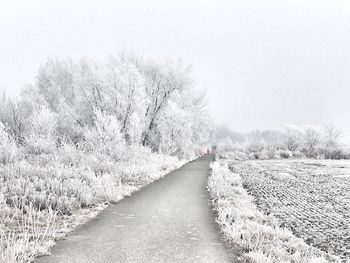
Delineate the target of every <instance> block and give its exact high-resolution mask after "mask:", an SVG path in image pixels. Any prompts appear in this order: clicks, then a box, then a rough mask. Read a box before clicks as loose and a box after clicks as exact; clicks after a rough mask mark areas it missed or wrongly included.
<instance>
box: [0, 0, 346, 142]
mask: <svg viewBox="0 0 350 263" xmlns="http://www.w3.org/2000/svg"><path fill="white" fill-rule="evenodd" d="M123 50H126V51H132V52H134V53H137V54H142V55H144V56H145V57H154V58H158V57H159V58H162V57H173V58H182V59H183V60H184V61H186V62H188V63H190V64H192V65H193V66H194V77H195V80H196V83H197V85H198V86H199V87H202V88H204V89H206V90H207V92H208V97H209V103H210V112H211V115H212V117H213V119H214V120H215V121H216V122H217V123H223V124H227V125H228V126H230V127H231V128H232V129H234V130H240V131H248V130H251V129H276V128H281V127H282V126H283V125H285V124H295V125H309V124H313V125H322V124H326V123H333V124H334V125H336V126H338V127H341V128H342V129H343V131H344V132H345V134H344V137H346V138H349V141H350V1H348V0H291V1H287V0H276V1H272V0H241V1H235V0H230V1H220V0H212V1H205V0H174V1H166V0H159V1H153V0H152V1H151V0H139V1H135V0H113V1H112V0H111V1H104V0H99V1H88V0H74V1H72V0H70V1H66V0H59V1H49V0H37V1H34V0H23V1H18V0H8V1H5V0H0V86H2V87H6V89H7V92H8V93H10V94H18V92H19V89H20V88H21V87H22V86H23V85H24V84H26V83H33V82H34V79H35V76H36V72H37V70H38V67H39V66H40V65H41V64H43V63H44V62H45V61H46V60H47V59H48V58H52V57H58V58H80V57H82V56H87V57H94V58H98V59H106V58H107V56H108V55H110V54H118V53H119V52H121V51H123Z"/></svg>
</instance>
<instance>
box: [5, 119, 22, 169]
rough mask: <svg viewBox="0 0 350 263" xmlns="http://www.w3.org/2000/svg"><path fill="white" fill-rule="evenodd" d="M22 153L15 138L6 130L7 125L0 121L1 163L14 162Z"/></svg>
mask: <svg viewBox="0 0 350 263" xmlns="http://www.w3.org/2000/svg"><path fill="white" fill-rule="evenodd" d="M21 155H22V153H21V150H20V149H19V147H18V146H17V144H16V142H15V140H14V139H13V138H12V136H11V135H10V134H9V133H8V132H7V131H6V129H5V126H4V125H3V123H2V122H0V164H8V163H11V162H14V161H15V160H16V159H18V158H20V157H21Z"/></svg>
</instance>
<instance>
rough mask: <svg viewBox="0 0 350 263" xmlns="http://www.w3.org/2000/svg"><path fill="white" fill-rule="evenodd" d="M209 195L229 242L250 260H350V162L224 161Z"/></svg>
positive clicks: (215, 167) (216, 170)
mask: <svg viewBox="0 0 350 263" xmlns="http://www.w3.org/2000/svg"><path fill="white" fill-rule="evenodd" d="M222 157H225V155H224V156H222ZM226 157H229V155H227V156H226ZM209 190H210V192H211V194H212V196H213V198H214V207H215V208H216V210H217V211H218V222H219V224H220V225H221V227H222V231H223V233H224V235H225V237H226V239H227V240H228V241H231V242H233V243H234V244H238V245H239V246H240V247H241V248H242V249H243V254H244V256H243V257H244V258H250V259H252V260H253V262H322V260H326V261H325V262H328V261H329V262H333V261H334V262H336V261H342V262H347V261H346V260H348V258H349V257H350V245H349V244H350V229H349V224H350V213H349V211H350V161H343V160H337V161H330V160H307V159H305V160H257V161H252V160H247V161H237V160H234V159H233V158H228V159H225V158H224V159H218V160H217V161H216V162H215V163H214V164H213V165H212V175H211V177H210V179H209ZM327 254H328V255H327ZM332 256H336V257H338V258H339V259H336V258H335V257H332ZM317 257H319V258H318V259H316V258H317ZM321 258H323V259H321ZM332 258H333V259H332ZM312 260H314V261H312Z"/></svg>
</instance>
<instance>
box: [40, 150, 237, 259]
mask: <svg viewBox="0 0 350 263" xmlns="http://www.w3.org/2000/svg"><path fill="white" fill-rule="evenodd" d="M211 161H212V156H210V155H207V156H203V157H201V158H199V159H197V160H195V161H193V162H190V163H188V164H186V165H185V166H183V167H182V168H180V169H177V170H175V171H174V172H172V173H170V174H168V175H167V176H165V177H164V178H163V179H161V180H159V181H157V182H155V183H153V184H151V185H149V186H147V187H145V188H143V189H142V190H141V191H139V192H137V193H135V194H134V195H133V196H131V197H127V198H125V199H123V200H122V201H120V202H119V203H117V204H113V205H110V206H109V207H108V208H106V209H105V210H104V211H103V212H102V213H101V214H100V215H98V216H97V217H96V218H95V219H93V220H91V221H90V222H88V223H87V224H85V225H82V226H81V227H79V228H78V229H77V230H75V231H74V232H72V233H71V234H70V235H69V236H68V237H67V238H66V239H65V240H61V241H58V244H57V245H55V246H54V247H53V248H52V250H51V252H52V255H50V256H44V257H41V258H39V259H37V260H36V261H35V262H36V263H83V262H84V263H85V262H89V263H90V262H91V263H92V262H94V263H105V262H106V263H107V262H108V263H118V262H120V263H126V262H133V263H134V262H135V263H136V262H146V263H148V262H177V263H178V262H188V263H194V262H198V263H199V262H200V263H203V262H212V263H214V262H215V263H221V262H223V263H225V262H235V256H234V253H233V251H232V250H230V249H228V248H226V247H225V245H224V244H223V242H222V241H221V240H220V234H219V230H218V226H217V225H216V223H215V214H214V212H213V211H212V209H211V207H210V204H209V201H208V199H209V196H208V193H207V192H206V190H205V187H206V184H207V178H208V175H209V163H210V162H211Z"/></svg>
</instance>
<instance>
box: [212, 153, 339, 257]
mask: <svg viewBox="0 0 350 263" xmlns="http://www.w3.org/2000/svg"><path fill="white" fill-rule="evenodd" d="M241 165H244V162H242V163H241ZM231 166H232V163H231V164H230V167H231ZM243 186H245V180H244V178H242V177H241V175H240V174H239V172H238V171H234V172H233V171H231V170H230V168H229V166H228V160H225V159H218V160H217V161H215V162H214V163H213V164H212V165H211V175H210V177H209V181H208V189H209V192H210V194H211V197H212V203H213V206H214V209H215V210H216V211H217V222H218V224H219V225H220V227H221V231H222V233H223V236H224V239H225V240H226V241H227V242H228V243H231V244H232V245H233V246H235V247H238V249H239V251H241V253H242V255H241V259H242V262H259V263H260V262H261V263H270V262H271V263H272V262H276V263H277V262H290V263H292V262H293V263H310V262H314V263H316V262H317V263H319V262H338V261H339V259H338V258H336V257H335V256H332V255H329V254H326V253H325V252H323V251H321V250H320V249H318V248H315V247H313V246H311V245H309V244H307V243H306V242H305V241H304V240H303V239H302V238H299V237H297V236H295V235H294V234H293V233H292V231H291V230H290V229H288V228H287V227H283V226H281V221H280V220H279V219H278V218H277V217H275V216H274V215H273V213H265V211H264V210H260V209H258V208H259V207H257V206H256V204H255V197H254V196H252V195H250V194H248V192H247V191H246V190H245V188H244V187H243Z"/></svg>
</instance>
